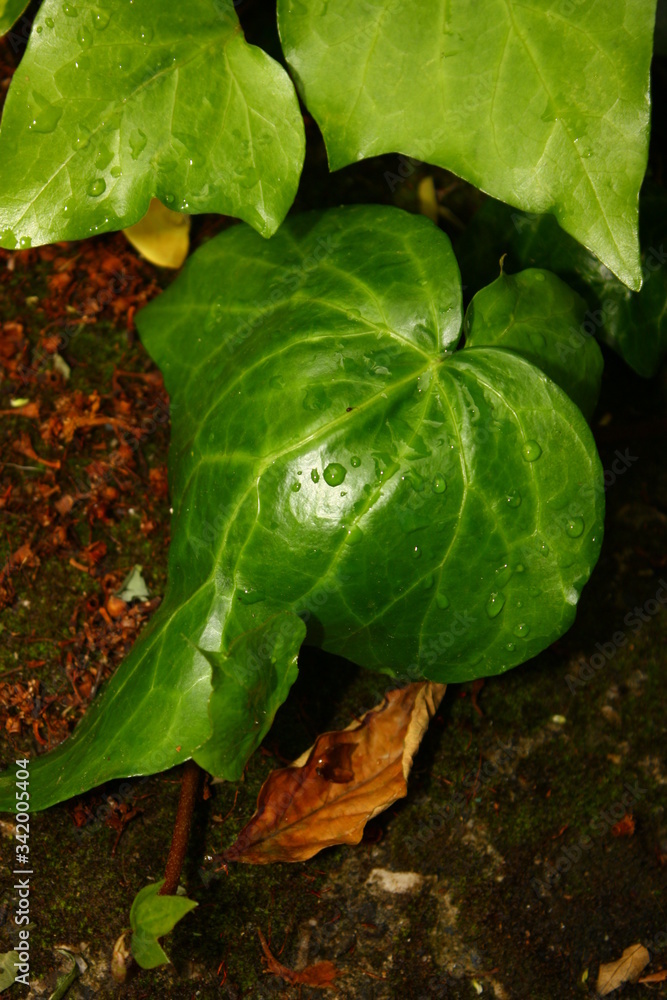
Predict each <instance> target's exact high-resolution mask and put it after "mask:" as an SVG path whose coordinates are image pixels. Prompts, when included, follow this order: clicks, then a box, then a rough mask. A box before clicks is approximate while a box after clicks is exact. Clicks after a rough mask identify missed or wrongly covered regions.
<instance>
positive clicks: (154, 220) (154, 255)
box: [123, 198, 190, 267]
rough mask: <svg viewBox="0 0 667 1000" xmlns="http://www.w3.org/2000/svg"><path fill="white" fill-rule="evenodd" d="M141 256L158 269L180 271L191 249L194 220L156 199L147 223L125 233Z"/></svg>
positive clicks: (146, 218) (146, 219) (150, 209)
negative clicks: (191, 220)
mask: <svg viewBox="0 0 667 1000" xmlns="http://www.w3.org/2000/svg"><path fill="white" fill-rule="evenodd" d="M123 232H124V233H125V235H126V237H127V238H128V240H129V241H130V243H131V244H132V246H133V247H134V248H135V250H138V251H139V253H140V254H141V255H142V256H143V257H145V258H146V260H149V261H150V262H151V264H157V265H158V267H180V266H181V264H182V263H183V261H184V260H185V258H186V257H187V255H188V250H189V249H190V216H189V215H181V213H180V212H172V210H171V209H170V208H167V207H166V205H163V204H162V202H161V201H159V200H158V199H157V198H153V199H152V201H151V203H150V205H149V207H148V211H147V212H146V214H145V215H144V217H143V219H140V220H139V222H137V223H136V224H135V225H134V226H130V227H129V228H128V229H124V230H123Z"/></svg>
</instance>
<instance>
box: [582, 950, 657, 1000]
mask: <svg viewBox="0 0 667 1000" xmlns="http://www.w3.org/2000/svg"><path fill="white" fill-rule="evenodd" d="M649 961H650V955H649V953H648V951H647V950H646V948H645V947H644V945H643V944H631V945H630V946H629V947H628V948H626V949H625V951H624V952H623V954H622V955H621V957H620V958H618V959H617V960H616V961H615V962H607V963H605V964H604V965H601V966H600V970H599V972H598V980H597V983H596V984H595V988H596V990H597V994H598V996H600V997H606V996H607V994H608V993H613V992H614V990H617V989H618V988H619V986H622V985H623V983H636V982H637V980H638V979H639V974H640V973H641V971H642V970H643V969H644V968H645V967H646V966H647V965H648V963H649Z"/></svg>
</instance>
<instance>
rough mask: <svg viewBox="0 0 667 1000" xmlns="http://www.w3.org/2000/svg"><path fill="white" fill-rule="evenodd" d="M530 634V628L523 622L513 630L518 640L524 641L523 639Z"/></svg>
mask: <svg viewBox="0 0 667 1000" xmlns="http://www.w3.org/2000/svg"><path fill="white" fill-rule="evenodd" d="M529 632H530V626H529V625H526V623H525V622H521V623H520V624H519V625H516V626H515V628H514V634H515V635H516V636H518V637H519V639H525V637H526V636H527V635H528V633H529Z"/></svg>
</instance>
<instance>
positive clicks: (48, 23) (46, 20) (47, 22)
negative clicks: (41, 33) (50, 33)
mask: <svg viewBox="0 0 667 1000" xmlns="http://www.w3.org/2000/svg"><path fill="white" fill-rule="evenodd" d="M54 23H55V22H54V20H53V18H52V17H45V18H44V24H45V25H46V27H47V28H52V27H53V25H54Z"/></svg>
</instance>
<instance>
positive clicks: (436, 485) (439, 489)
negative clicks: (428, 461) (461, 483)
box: [431, 472, 447, 493]
mask: <svg viewBox="0 0 667 1000" xmlns="http://www.w3.org/2000/svg"><path fill="white" fill-rule="evenodd" d="M431 489H432V490H433V492H434V493H444V492H445V490H446V489H447V480H446V479H445V477H444V476H443V475H442V473H440V472H439V473H438V474H437V476H434V478H433V482H432V483H431Z"/></svg>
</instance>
